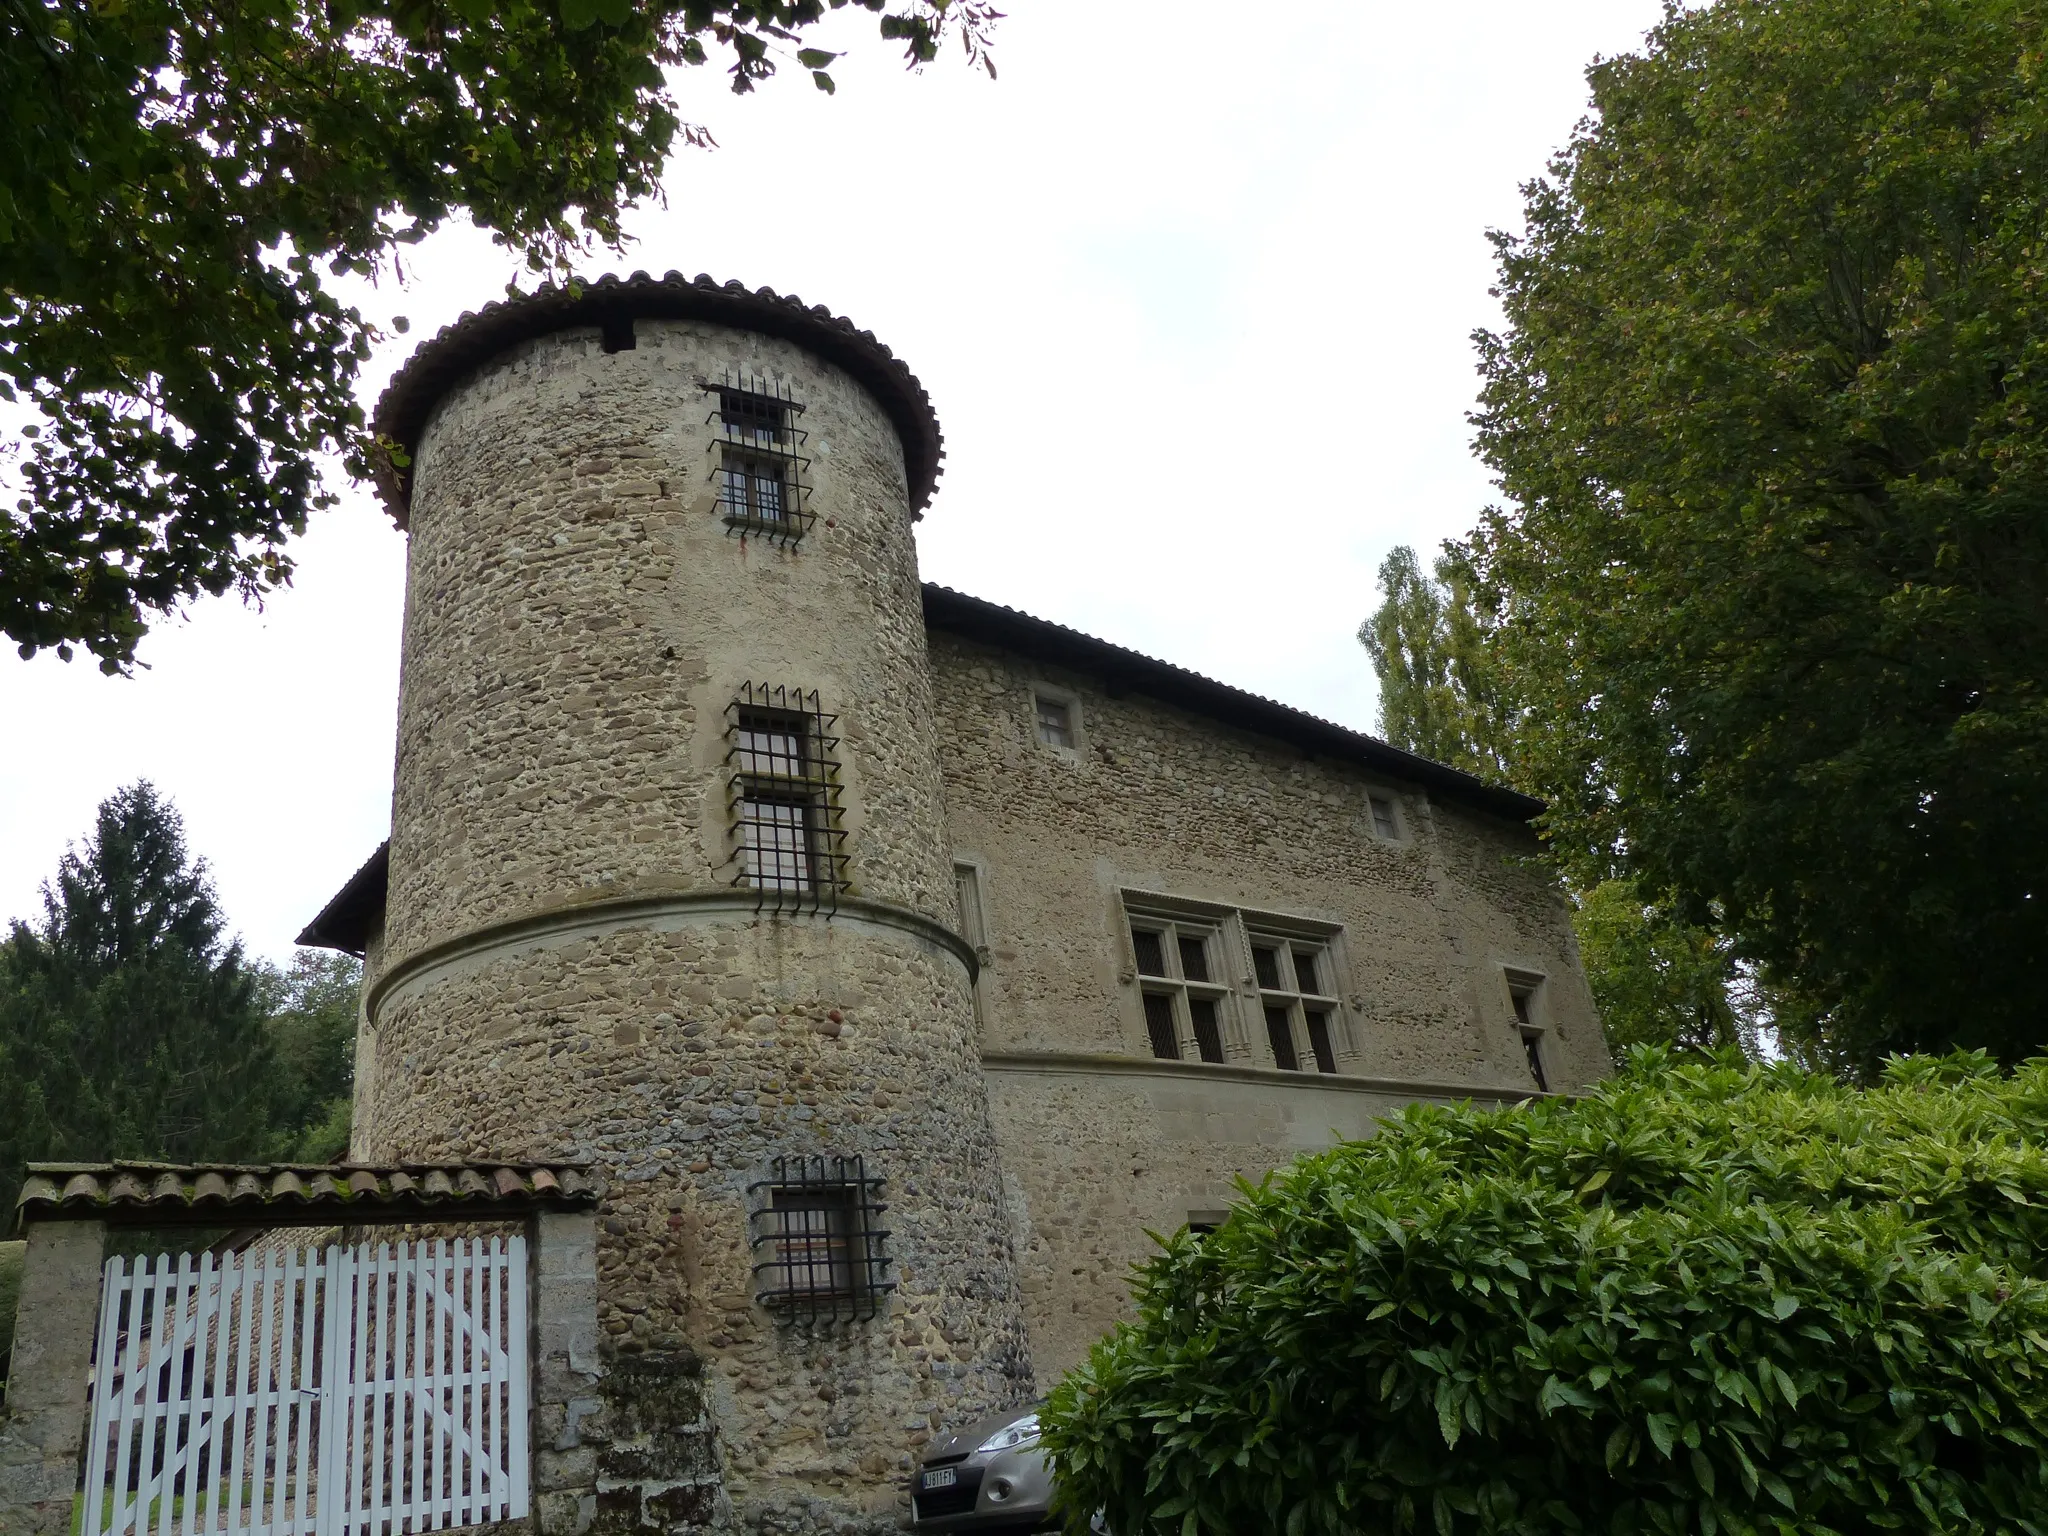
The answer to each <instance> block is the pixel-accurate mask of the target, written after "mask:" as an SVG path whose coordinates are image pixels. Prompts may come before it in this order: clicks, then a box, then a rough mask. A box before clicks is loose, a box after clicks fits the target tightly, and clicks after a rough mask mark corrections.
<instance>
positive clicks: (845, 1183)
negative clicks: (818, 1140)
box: [747, 1153, 896, 1324]
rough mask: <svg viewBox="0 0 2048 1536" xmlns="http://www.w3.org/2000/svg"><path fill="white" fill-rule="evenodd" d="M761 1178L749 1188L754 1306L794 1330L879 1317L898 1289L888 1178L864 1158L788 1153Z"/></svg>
mask: <svg viewBox="0 0 2048 1536" xmlns="http://www.w3.org/2000/svg"><path fill="white" fill-rule="evenodd" d="M755 1173H756V1177H754V1178H753V1179H752V1180H750V1181H749V1182H748V1184H747V1247H748V1250H749V1251H750V1252H751V1253H752V1254H753V1256H754V1257H753V1260H752V1273H753V1282H754V1300H755V1301H756V1302H757V1303H759V1304H760V1305H761V1306H762V1307H765V1308H766V1309H767V1310H768V1311H770V1312H771V1313H773V1314H775V1316H776V1317H777V1318H778V1320H780V1321H781V1322H784V1323H792V1324H798V1323H810V1324H820V1323H823V1324H831V1323H841V1322H864V1321H866V1320H868V1319H870V1318H873V1317H875V1316H877V1315H879V1314H880V1312H881V1311H882V1309H883V1302H884V1300H885V1299H886V1297H887V1296H888V1294H889V1292H891V1291H893V1290H894V1289H895V1288H896V1282H895V1281H894V1280H893V1279H892V1278H890V1274H889V1264H890V1260H889V1253H888V1240H889V1237H890V1232H889V1229H888V1228H887V1227H884V1226H883V1225H881V1216H882V1213H883V1212H885V1211H886V1210H888V1208H889V1207H888V1206H887V1205H886V1204H885V1203H884V1202H883V1200H882V1198H881V1196H882V1186H883V1180H882V1178H881V1176H880V1175H879V1174H871V1173H869V1172H868V1170H867V1165H866V1162H865V1161H864V1160H863V1159H862V1157H861V1156H860V1155H859V1154H858V1153H855V1154H853V1155H850V1156H830V1155H825V1154H820V1153H803V1154H796V1153H791V1154H785V1155H784V1156H781V1157H776V1158H772V1159H770V1160H769V1161H768V1162H767V1163H765V1164H763V1165H762V1166H760V1167H759V1168H757V1169H756V1170H755ZM835 1214H836V1215H837V1216H838V1217H839V1219H838V1220H836V1221H835V1220H834V1219H833V1217H834V1215H835ZM815 1216H823V1217H824V1218H825V1220H824V1221H822V1222H819V1221H815V1220H813V1219H812V1218H813V1217H815ZM821 1247H822V1252H823V1258H822V1259H820V1258H819V1252H820V1250H821ZM821 1268H822V1271H823V1275H824V1279H823V1282H822V1283H820V1280H819V1274H820V1270H821ZM799 1269H801V1270H802V1280H803V1283H801V1284H799V1283H797V1279H796V1272H797V1271H798V1270H799ZM778 1272H780V1281H781V1283H777V1277H778Z"/></svg>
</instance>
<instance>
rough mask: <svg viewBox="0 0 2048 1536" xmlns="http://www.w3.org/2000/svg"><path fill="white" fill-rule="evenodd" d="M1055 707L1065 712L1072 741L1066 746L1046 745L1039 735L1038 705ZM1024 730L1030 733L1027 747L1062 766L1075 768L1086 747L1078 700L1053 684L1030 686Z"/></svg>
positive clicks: (1074, 695) (1047, 742) (1068, 689)
mask: <svg viewBox="0 0 2048 1536" xmlns="http://www.w3.org/2000/svg"><path fill="white" fill-rule="evenodd" d="M1040 700H1044V701H1045V702H1046V703H1047V704H1057V705H1058V706H1059V707H1060V708H1061V709H1064V710H1065V711H1066V712H1067V734H1068V735H1069V736H1071V737H1072V738H1073V741H1072V743H1071V744H1070V745H1068V746H1064V747H1063V746H1061V745H1059V744H1058V743H1057V742H1051V741H1047V740H1046V739H1045V738H1044V737H1043V736H1041V735H1040V734H1039V732H1040V726H1039V721H1038V705H1039V701H1040ZM1024 723H1025V726H1026V728H1027V729H1028V730H1029V731H1030V733H1031V744H1032V745H1033V746H1035V747H1037V748H1038V749H1039V750H1040V751H1042V752H1050V753H1051V754H1052V755H1053V756H1054V757H1056V758H1058V759H1060V760H1061V761H1062V762H1066V763H1072V764H1076V765H1078V764H1079V763H1080V761H1081V757H1082V753H1083V752H1084V751H1085V749H1086V747H1087V744H1088V736H1087V730H1086V727H1085V725H1084V724H1083V722H1082V718H1081V696H1080V695H1079V694H1077V693H1075V692H1074V690H1073V689H1071V688H1062V687H1060V686H1058V685H1057V684H1055V683H1041V682H1034V683H1032V685H1031V708H1030V710H1029V711H1028V712H1027V713H1026V715H1025V720H1024Z"/></svg>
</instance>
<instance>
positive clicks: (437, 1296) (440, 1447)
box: [425, 1238, 454, 1531]
mask: <svg viewBox="0 0 2048 1536" xmlns="http://www.w3.org/2000/svg"><path fill="white" fill-rule="evenodd" d="M447 1256H448V1241H447V1239H446V1238H436V1239H435V1240H434V1257H433V1261H432V1262H431V1263H430V1264H429V1265H428V1266H427V1269H428V1274H429V1275H430V1276H431V1278H432V1282H433V1306H434V1315H433V1319H432V1321H431V1324H430V1326H429V1333H430V1335H431V1338H430V1342H429V1344H428V1346H427V1396H426V1398H425V1401H426V1402H427V1404H428V1405H429V1408H428V1412H429V1415H430V1417H431V1420H432V1424H431V1428H432V1432H433V1436H434V1440H433V1446H434V1475H433V1478H432V1482H431V1487H432V1489H433V1498H432V1500H431V1502H430V1503H429V1505H428V1508H427V1511H426V1521H427V1523H426V1529H427V1530H430V1531H438V1530H442V1529H445V1528H446V1526H447V1524H448V1517H449V1515H450V1514H451V1513H452V1512H453V1508H454V1506H453V1505H452V1504H451V1503H450V1502H449V1499H448V1483H447V1466H446V1462H447V1455H448V1437H447V1436H446V1435H444V1434H442V1433H441V1393H442V1383H443V1382H444V1381H445V1380H446V1377H447V1369H446V1367H447V1360H448V1336H449V1332H450V1330H449V1324H448V1307H447V1304H446V1301H445V1300H444V1298H443V1294H442V1287H443V1286H444V1285H446V1284H447V1283H448V1281H447V1271H448V1265H447Z"/></svg>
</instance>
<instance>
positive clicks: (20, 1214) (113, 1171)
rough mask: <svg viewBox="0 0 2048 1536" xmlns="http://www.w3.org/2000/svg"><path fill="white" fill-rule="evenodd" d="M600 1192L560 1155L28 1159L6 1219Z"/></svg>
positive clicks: (366, 1212) (341, 1217)
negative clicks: (202, 1161)
mask: <svg viewBox="0 0 2048 1536" xmlns="http://www.w3.org/2000/svg"><path fill="white" fill-rule="evenodd" d="M601 1193H602V1186H601V1184H600V1181H599V1180H598V1179H597V1177H596V1176H595V1175H594V1174H592V1173H590V1172H588V1171H587V1170H585V1169H583V1168H580V1167H578V1166H576V1165H574V1164H564V1163H554V1164H547V1165H539V1164H521V1163H485V1164H479V1165H472V1164H467V1163H447V1164H420V1163H408V1164H405V1165H404V1166H402V1167H401V1166H387V1167H378V1166H372V1165H368V1164H357V1163H344V1164H339V1165H335V1166H332V1167H329V1166H324V1165H308V1164H287V1163H266V1164H239V1165H238V1164H218V1165H195V1164H181V1163H94V1164H79V1163H31V1164H29V1166H28V1176H27V1178H26V1179H25V1180H24V1182H23V1183H22V1186H21V1194H20V1197H19V1198H18V1199H17V1200H16V1202H15V1224H16V1225H17V1226H26V1225H27V1224H29V1223H30V1222H35V1221H65V1220H102V1221H113V1222H119V1223H122V1224H125V1225H130V1226H176V1225H205V1226H219V1225H224V1224H226V1223H229V1222H236V1223H239V1224H241V1225H245V1226H264V1225H271V1224H276V1225H286V1224H289V1225H303V1224H306V1223H309V1222H312V1223H318V1224H323V1225H326V1224H334V1225H346V1224H361V1223H365V1222H373V1221H382V1222H394V1221H416V1220H417V1221H430V1220H437V1219H440V1220H447V1219H454V1220H501V1219H506V1218H511V1217H517V1216H521V1215H525V1214H527V1213H530V1212H532V1211H536V1210H570V1209H576V1208H583V1207H588V1206H591V1205H594V1204H595V1203H596V1202H597V1199H598V1196H599V1195H600V1194H601Z"/></svg>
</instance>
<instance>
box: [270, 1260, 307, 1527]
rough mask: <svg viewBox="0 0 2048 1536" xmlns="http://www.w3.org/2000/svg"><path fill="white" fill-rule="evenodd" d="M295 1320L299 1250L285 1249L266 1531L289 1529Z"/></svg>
mask: <svg viewBox="0 0 2048 1536" xmlns="http://www.w3.org/2000/svg"><path fill="white" fill-rule="evenodd" d="M297 1321H299V1249H297V1247H289V1249H285V1257H283V1262H281V1264H279V1294H276V1391H279V1411H276V1440H274V1442H272V1446H270V1520H268V1522H266V1528H268V1530H270V1532H287V1530H293V1528H291V1526H287V1524H285V1520H287V1516H285V1491H287V1489H289V1487H291V1425H293V1419H297V1417H301V1415H303V1411H305V1409H303V1401H305V1399H303V1397H301V1395H299V1372H297V1360H295V1356H293V1348H291V1343H293V1329H295V1325H297Z"/></svg>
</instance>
